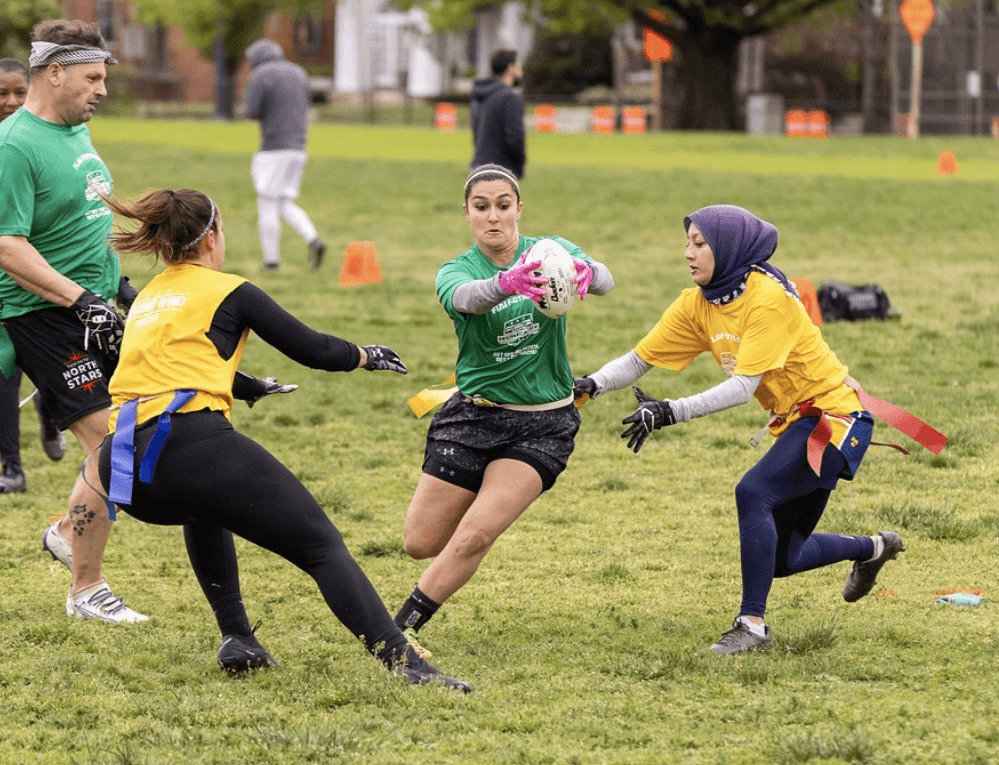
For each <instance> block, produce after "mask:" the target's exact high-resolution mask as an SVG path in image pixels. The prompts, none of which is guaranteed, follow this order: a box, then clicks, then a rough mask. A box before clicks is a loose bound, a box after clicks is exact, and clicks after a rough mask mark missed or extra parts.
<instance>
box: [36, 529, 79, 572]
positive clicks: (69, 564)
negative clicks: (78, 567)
mask: <svg viewBox="0 0 999 765" xmlns="http://www.w3.org/2000/svg"><path fill="white" fill-rule="evenodd" d="M42 550H43V551H45V552H47V553H48V554H49V555H51V556H52V560H57V561H59V562H60V563H61V564H62V565H64V566H65V567H66V568H68V569H69V570H70V571H72V570H73V543H72V542H71V541H70V540H68V539H66V537H64V536H63V535H62V534H60V533H59V521H56V522H55V523H53V524H52V525H51V526H49V527H48V528H47V529H45V533H44V534H42Z"/></svg>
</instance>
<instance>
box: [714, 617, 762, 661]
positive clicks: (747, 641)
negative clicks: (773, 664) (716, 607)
mask: <svg viewBox="0 0 999 765" xmlns="http://www.w3.org/2000/svg"><path fill="white" fill-rule="evenodd" d="M764 628H765V629H766V634H765V635H763V636H762V637H761V636H760V635H757V634H756V633H754V632H753V631H752V630H750V629H749V627H747V626H746V625H745V624H743V623H742V621H740V620H739V619H736V620H735V621H734V622H733V623H732V629H730V630H729V631H728V632H726V633H725V634H724V635H722V636H721V637H720V638H718V640H717V641H715V643H714V644H713V645H712V646H711V650H712V651H714V652H715V653H716V654H718V655H719V656H731V655H732V654H736V653H742V652H743V651H762V650H766V649H767V648H770V646H771V645H772V644H773V642H774V639H773V637H772V636H771V635H770V628H769V627H766V626H765V627H764Z"/></svg>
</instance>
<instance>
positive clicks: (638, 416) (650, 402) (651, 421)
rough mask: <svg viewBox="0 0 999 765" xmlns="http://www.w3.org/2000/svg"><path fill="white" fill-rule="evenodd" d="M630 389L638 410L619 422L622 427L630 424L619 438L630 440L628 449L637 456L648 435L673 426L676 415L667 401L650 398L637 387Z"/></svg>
mask: <svg viewBox="0 0 999 765" xmlns="http://www.w3.org/2000/svg"><path fill="white" fill-rule="evenodd" d="M632 389H633V390H634V391H635V398H637V399H638V409H636V410H635V411H634V413H633V414H630V415H628V416H627V417H625V418H624V419H623V420H621V423H622V424H624V425H627V424H628V423H631V426H630V427H629V428H628V429H627V430H625V431H624V433H622V434H621V438H629V439H631V440H630V441H628V448H629V449H633V450H634V451H635V454H638V450H639V449H641V448H642V444H644V443H645V439H646V438H648V436H649V433H651V432H652V431H653V430H659V428H663V427H666V426H667V425H673V424H675V423H676V415H675V414H673V407H671V406H670V405H669V401H660V400H659V399H657V398H652V396H649V395H647V394H646V393H645V391H643V390H642V389H641V388H639V387H638V386H637V385H635V386H632Z"/></svg>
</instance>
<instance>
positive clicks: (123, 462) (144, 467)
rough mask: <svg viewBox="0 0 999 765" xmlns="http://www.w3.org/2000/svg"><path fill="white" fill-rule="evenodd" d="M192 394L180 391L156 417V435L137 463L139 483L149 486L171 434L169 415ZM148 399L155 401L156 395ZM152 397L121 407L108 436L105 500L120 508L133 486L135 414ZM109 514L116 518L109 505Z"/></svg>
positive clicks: (129, 495)
mask: <svg viewBox="0 0 999 765" xmlns="http://www.w3.org/2000/svg"><path fill="white" fill-rule="evenodd" d="M194 394H195V391H193V390H179V391H176V392H175V393H174V394H173V399H172V400H171V401H170V403H169V404H167V407H166V409H164V410H163V413H162V414H160V416H159V422H158V423H157V425H156V432H155V433H154V434H153V437H152V439H150V441H149V445H148V446H146V451H145V452H143V454H142V461H141V462H140V464H139V480H140V481H142V482H143V483H150V482H151V481H152V480H153V469H154V468H155V467H156V461H157V460H158V459H159V457H160V451H161V450H162V449H163V442H164V441H166V437H167V436H168V435H170V415H172V414H173V413H174V412H176V411H177V410H178V409H180V408H181V407H182V406H184V404H186V403H187V402H188V401H190V400H191V399H192V398H194ZM151 398H156V397H155V396H153V397H151ZM151 398H144V399H140V398H133V399H132V400H131V401H126V402H125V403H124V404H122V405H121V410H120V411H119V412H118V422H117V425H116V427H115V432H114V435H113V436H112V437H111V490H110V491H109V492H108V498H109V499H110V500H111V502H113V503H117V504H119V505H131V504H132V483H133V481H134V478H135V470H134V465H135V425H136V422H135V420H136V413H137V411H138V408H139V403H140V402H141V401H149V400H151ZM108 515H109V516H110V518H111V520H112V521H113V520H114V519H115V512H114V507H113V505H108Z"/></svg>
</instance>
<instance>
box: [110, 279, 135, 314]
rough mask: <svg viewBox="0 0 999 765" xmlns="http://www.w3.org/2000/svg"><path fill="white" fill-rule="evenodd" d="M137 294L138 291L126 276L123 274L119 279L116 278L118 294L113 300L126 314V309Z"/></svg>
mask: <svg viewBox="0 0 999 765" xmlns="http://www.w3.org/2000/svg"><path fill="white" fill-rule="evenodd" d="M138 295H139V291H138V290H137V289H135V287H133V286H132V283H131V282H130V281H129V280H128V277H127V276H125V275H124V274H123V275H122V277H121V279H119V280H118V294H117V295H115V298H114V302H115V303H116V304H117V305H118V307H119V308H120V309H121V310H122V311H124V312H125V315H126V316H128V309H129V308H131V307H132V303H134V302H135V298H136V297H138Z"/></svg>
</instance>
